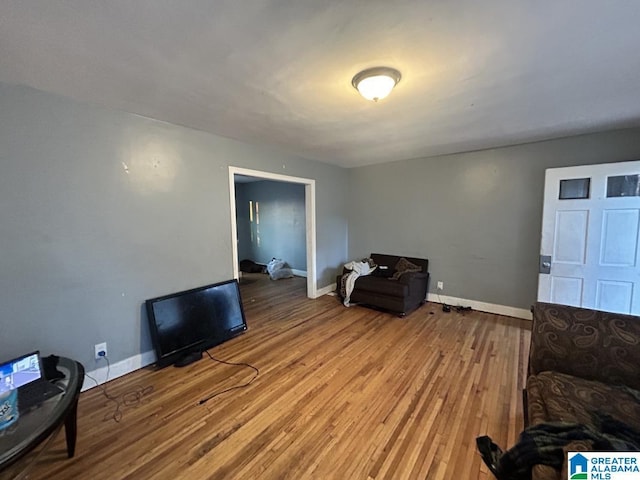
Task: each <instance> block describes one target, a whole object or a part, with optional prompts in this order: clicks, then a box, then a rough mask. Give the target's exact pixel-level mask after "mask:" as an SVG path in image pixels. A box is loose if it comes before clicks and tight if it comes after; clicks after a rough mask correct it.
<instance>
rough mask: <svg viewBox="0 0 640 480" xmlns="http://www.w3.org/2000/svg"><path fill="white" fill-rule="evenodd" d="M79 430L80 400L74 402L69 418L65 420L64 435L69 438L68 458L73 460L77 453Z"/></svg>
mask: <svg viewBox="0 0 640 480" xmlns="http://www.w3.org/2000/svg"><path fill="white" fill-rule="evenodd" d="M77 430H78V399H76V400H75V401H74V402H73V407H71V410H69V413H68V414H67V418H66V419H65V420H64V433H65V436H66V437H67V456H68V457H69V458H72V457H73V456H74V455H75V453H76V433H77Z"/></svg>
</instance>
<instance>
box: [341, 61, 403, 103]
mask: <svg viewBox="0 0 640 480" xmlns="http://www.w3.org/2000/svg"><path fill="white" fill-rule="evenodd" d="M400 78H401V76H400V72H399V71H398V70H396V69H395V68H389V67H374V68H368V69H367V70H363V71H362V72H360V73H358V74H356V76H355V77H353V80H351V85H353V87H354V88H355V89H356V90H358V92H360V95H362V96H363V97H364V98H366V99H367V100H373V101H374V102H377V101H378V100H382V99H383V98H385V97H386V96H387V95H389V94H390V93H391V90H393V87H395V86H396V84H397V83H398V82H399V81H400Z"/></svg>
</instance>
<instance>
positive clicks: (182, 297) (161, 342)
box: [145, 280, 247, 368]
mask: <svg viewBox="0 0 640 480" xmlns="http://www.w3.org/2000/svg"><path fill="white" fill-rule="evenodd" d="M145 304H146V309H147V318H148V320H149V328H150V331H151V340H152V342H153V348H154V350H155V352H156V364H157V365H158V367H159V368H163V367H166V366H168V365H171V364H175V365H176V366H184V365H188V364H189V363H191V362H193V361H196V360H198V359H200V358H201V357H202V352H203V351H204V350H207V349H209V348H211V347H214V346H216V345H219V344H221V343H223V342H226V341H227V340H229V339H231V338H233V337H235V336H237V335H239V334H241V333H243V332H245V331H246V330H247V321H246V319H245V316H244V310H243V308H242V299H241V297H240V287H239V286H238V281H237V280H228V281H226V282H220V283H215V284H213V285H205V286H203V287H198V288H193V289H191V290H185V291H183V292H177V293H172V294H170V295H164V296H162V297H157V298H151V299H149V300H147V301H146V302H145Z"/></svg>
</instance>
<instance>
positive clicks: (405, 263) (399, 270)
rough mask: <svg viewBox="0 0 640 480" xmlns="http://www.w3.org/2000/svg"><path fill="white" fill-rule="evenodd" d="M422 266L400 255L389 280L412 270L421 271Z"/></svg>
mask: <svg viewBox="0 0 640 480" xmlns="http://www.w3.org/2000/svg"><path fill="white" fill-rule="evenodd" d="M421 271H422V267H420V266H418V265H416V264H415V263H411V262H410V261H409V260H407V259H406V258H404V257H402V258H400V260H398V263H396V266H395V273H394V274H393V275H392V276H391V280H398V279H399V278H400V277H401V276H402V275H404V274H405V273H412V272H414V273H415V272H421Z"/></svg>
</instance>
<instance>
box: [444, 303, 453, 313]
mask: <svg viewBox="0 0 640 480" xmlns="http://www.w3.org/2000/svg"><path fill="white" fill-rule="evenodd" d="M442 311H443V312H446V313H449V312H450V311H451V305H447V304H446V303H443V304H442Z"/></svg>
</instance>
